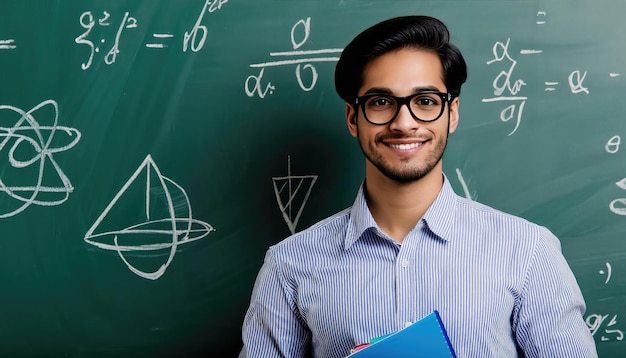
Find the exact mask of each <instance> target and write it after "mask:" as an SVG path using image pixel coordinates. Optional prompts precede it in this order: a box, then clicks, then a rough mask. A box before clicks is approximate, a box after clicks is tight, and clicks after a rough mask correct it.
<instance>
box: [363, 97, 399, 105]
mask: <svg viewBox="0 0 626 358" xmlns="http://www.w3.org/2000/svg"><path fill="white" fill-rule="evenodd" d="M367 103H368V106H372V107H386V106H392V105H393V101H391V99H389V98H388V97H372V98H370V100H369V101H367Z"/></svg>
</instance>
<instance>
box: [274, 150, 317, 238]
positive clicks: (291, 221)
mask: <svg viewBox="0 0 626 358" xmlns="http://www.w3.org/2000/svg"><path fill="white" fill-rule="evenodd" d="M316 180H317V175H297V176H296V175H291V157H290V156H288V157H287V176H283V177H273V178H272V183H273V184H274V194H275V195H276V201H277V203H278V207H279V208H280V212H281V213H282V214H283V219H285V222H286V223H287V226H288V227H289V231H291V233H292V234H294V233H295V232H296V226H297V225H298V221H299V220H300V215H302V210H303V209H304V206H305V205H306V202H307V200H308V199H309V195H310V194H311V190H312V189H313V185H315V181H316ZM285 189H286V190H285ZM301 189H303V191H300V190H301ZM296 199H299V200H298V201H297V200H296ZM294 206H299V207H297V213H296V215H295V217H294V215H293V208H294Z"/></svg>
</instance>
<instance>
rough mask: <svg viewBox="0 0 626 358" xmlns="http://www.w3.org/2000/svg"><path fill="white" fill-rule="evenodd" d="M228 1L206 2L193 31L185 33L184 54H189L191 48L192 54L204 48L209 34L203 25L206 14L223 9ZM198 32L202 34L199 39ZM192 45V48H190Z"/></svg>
mask: <svg viewBox="0 0 626 358" xmlns="http://www.w3.org/2000/svg"><path fill="white" fill-rule="evenodd" d="M227 2H228V0H215V1H211V0H206V2H205V3H204V6H203V7H202V11H200V16H198V19H197V20H196V23H195V24H194V25H193V29H192V30H191V31H189V32H187V31H185V35H184V36H183V52H187V49H189V48H191V51H192V52H198V51H200V50H201V49H202V47H203V46H204V42H205V41H206V37H207V34H208V32H209V31H208V29H207V27H206V26H204V25H202V19H203V18H204V14H205V13H206V12H207V11H208V12H214V11H217V10H219V9H221V8H222V6H223V5H224V4H226V3H227ZM198 32H201V33H202V35H200V37H199V38H196V36H198ZM190 44H191V46H190Z"/></svg>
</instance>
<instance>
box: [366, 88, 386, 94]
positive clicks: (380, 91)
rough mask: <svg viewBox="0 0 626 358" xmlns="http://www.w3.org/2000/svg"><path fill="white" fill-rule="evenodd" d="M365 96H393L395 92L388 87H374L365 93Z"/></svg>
mask: <svg viewBox="0 0 626 358" xmlns="http://www.w3.org/2000/svg"><path fill="white" fill-rule="evenodd" d="M364 94H391V95H392V94H393V92H392V91H391V90H390V89H389V88H386V87H372V88H370V89H368V90H367V91H365V93H364Z"/></svg>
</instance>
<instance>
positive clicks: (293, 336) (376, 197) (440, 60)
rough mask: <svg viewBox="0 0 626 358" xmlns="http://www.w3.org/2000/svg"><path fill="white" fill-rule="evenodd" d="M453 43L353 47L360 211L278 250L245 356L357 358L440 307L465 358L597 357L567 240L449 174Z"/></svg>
mask: <svg viewBox="0 0 626 358" xmlns="http://www.w3.org/2000/svg"><path fill="white" fill-rule="evenodd" d="M448 38H449V34H448V29H447V28H446V26H445V25H444V24H443V23H442V22H440V21H439V20H437V19H435V18H432V17H427V16H407V17H398V18H393V19H390V20H387V21H383V22H381V23H379V24H377V25H375V26H373V27H371V28H369V29H367V30H365V31H364V32H362V33H361V34H359V35H358V36H357V37H356V38H355V39H354V40H353V41H352V42H351V43H350V44H349V45H348V46H346V48H345V50H344V51H343V53H342V55H341V58H340V60H339V62H338V63H337V68H336V72H335V85H336V89H337V92H338V94H339V96H340V97H341V98H342V99H343V100H344V101H345V102H346V109H345V114H346V121H347V125H348V129H349V131H350V134H352V136H354V137H356V138H357V139H358V142H359V144H360V146H361V149H362V151H363V153H364V155H365V158H366V161H365V180H364V182H363V184H362V186H361V188H360V190H359V192H358V194H357V197H356V200H355V202H354V204H353V206H352V207H350V208H348V209H346V210H344V211H342V212H340V213H337V214H335V215H333V216H331V217H329V218H327V219H325V220H323V221H321V222H319V223H318V224H316V225H314V226H312V227H311V228H309V229H307V230H305V231H303V232H300V233H297V234H295V235H293V236H291V237H289V238H287V239H285V240H283V241H281V242H280V243H278V244H277V245H274V246H272V247H271V248H270V249H269V250H268V252H267V255H266V258H265V263H264V264H263V267H262V268H261V271H260V272H259V275H258V277H257V281H256V284H255V288H254V291H253V293H252V299H251V303H250V308H249V309H248V313H247V314H246V318H245V321H244V325H243V342H244V347H243V350H242V352H241V357H324V358H332V357H345V356H347V355H348V354H349V352H350V349H351V348H352V347H354V346H355V345H357V344H359V343H364V342H368V341H370V340H371V339H372V338H375V337H379V336H383V335H386V334H389V333H393V332H396V331H398V330H400V329H402V328H404V327H406V325H408V324H411V323H412V322H415V321H417V320H420V319H421V318H423V317H425V316H426V315H428V314H429V313H431V312H432V311H434V310H437V311H438V312H439V314H440V315H441V318H442V321H443V323H444V325H445V327H446V329H447V332H448V335H449V338H450V341H451V343H452V346H453V348H454V349H455V351H456V354H457V355H458V356H459V357H481V358H482V357H596V356H597V353H596V350H595V344H594V341H593V338H592V336H591V333H590V331H589V329H588V328H587V326H586V324H585V322H584V320H583V314H584V310H585V303H584V300H583V297H582V294H581V292H580V289H579V287H578V285H577V283H576V279H575V277H574V275H573V274H572V272H571V270H570V268H569V266H568V264H567V262H566V260H565V258H564V257H563V255H562V254H561V251H560V244H559V241H558V239H557V238H556V237H555V236H554V235H553V234H552V233H551V232H550V231H549V230H548V229H547V228H545V227H541V226H538V225H536V224H533V223H530V222H528V221H526V220H524V219H521V218H518V217H515V216H512V215H508V214H505V213H502V212H500V211H497V210H495V209H492V208H489V207H487V206H484V205H481V204H479V203H476V202H474V201H470V200H466V199H464V198H462V197H460V196H458V195H456V194H455V193H454V192H453V190H452V188H451V186H450V183H449V182H448V180H447V179H446V177H445V175H444V173H443V169H442V157H443V153H444V151H445V148H446V143H447V140H448V135H449V134H450V133H452V132H454V131H455V130H456V127H457V124H458V121H459V95H460V91H461V85H462V84H463V83H464V82H465V79H466V77H467V71H466V64H465V60H464V59H463V56H462V55H461V53H460V51H459V50H458V49H457V48H456V47H455V46H454V45H452V44H450V43H449V42H448Z"/></svg>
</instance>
